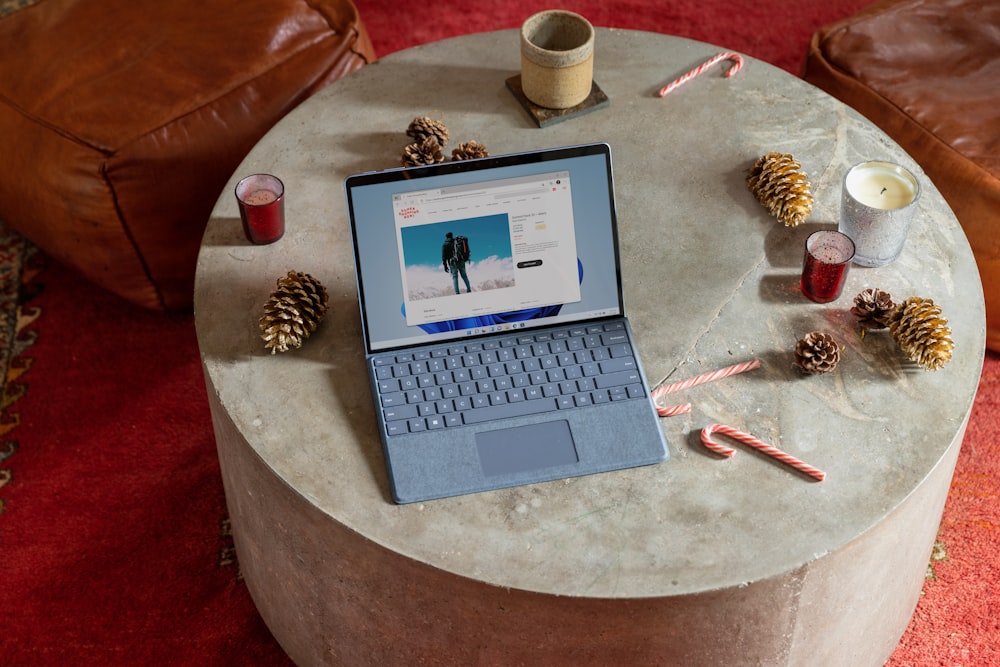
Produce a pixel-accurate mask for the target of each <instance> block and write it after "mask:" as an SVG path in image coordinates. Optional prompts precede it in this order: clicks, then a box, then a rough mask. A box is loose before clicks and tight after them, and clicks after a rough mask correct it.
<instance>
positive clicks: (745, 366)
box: [653, 359, 760, 399]
mask: <svg viewBox="0 0 1000 667" xmlns="http://www.w3.org/2000/svg"><path fill="white" fill-rule="evenodd" d="M755 368H760V360H758V359H751V360H750V361H744V362H743V363H741V364H733V365H732V366H726V367H725V368H720V369H719V370H717V371H711V372H708V373H702V374H701V375H696V376H694V377H693V378H688V379H687V380H681V381H679V382H671V383H670V384H664V385H660V386H659V387H657V388H656V389H654V390H653V399H656V398H659V397H660V396H663V395H664V394H670V393H673V392H675V391H681V390H682V389H690V388H691V387H694V386H696V385H699V384H704V383H705V382H711V381H712V380H719V379H721V378H724V377H728V376H730V375H736V374H737V373H742V372H744V371H752V370H753V369H755Z"/></svg>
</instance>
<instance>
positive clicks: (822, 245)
mask: <svg viewBox="0 0 1000 667" xmlns="http://www.w3.org/2000/svg"><path fill="white" fill-rule="evenodd" d="M852 259H854V241H852V240H851V237H849V236H847V235H846V234H842V233H840V232H836V231H832V230H821V231H818V232H813V233H812V234H810V235H809V238H807V239H806V256H805V262H804V263H803V266H802V281H801V282H800V283H799V285H800V287H801V288H802V293H803V294H805V295H806V296H807V297H809V298H810V299H812V300H813V301H815V302H816V303H828V302H830V301H833V300H834V299H836V298H837V297H839V296H840V293H841V292H842V291H843V289H844V282H845V281H846V280H847V267H848V265H850V263H851V260H852Z"/></svg>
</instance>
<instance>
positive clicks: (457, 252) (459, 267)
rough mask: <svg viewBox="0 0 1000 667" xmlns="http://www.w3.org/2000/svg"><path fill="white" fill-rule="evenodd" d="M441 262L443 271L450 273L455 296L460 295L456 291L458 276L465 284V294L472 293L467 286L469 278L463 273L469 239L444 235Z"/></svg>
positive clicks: (450, 234)
mask: <svg viewBox="0 0 1000 667" xmlns="http://www.w3.org/2000/svg"><path fill="white" fill-rule="evenodd" d="M441 261H442V262H443V263H444V270H445V271H446V272H448V273H451V281H452V284H453V285H454V286H455V294H461V292H460V291H459V290H458V276H460V275H461V276H462V280H463V281H464V282H465V290H466V293H468V292H471V291H472V285H470V284H469V276H468V275H467V274H466V273H465V263H466V262H468V261H469V239H467V238H465V237H464V236H454V235H452V233H451V232H448V233H447V234H445V235H444V245H443V246H441Z"/></svg>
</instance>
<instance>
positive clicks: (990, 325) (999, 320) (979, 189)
mask: <svg viewBox="0 0 1000 667" xmlns="http://www.w3.org/2000/svg"><path fill="white" fill-rule="evenodd" d="M805 79H806V80H807V81H809V82H811V83H813V84H815V85H817V86H819V87H820V88H822V89H824V90H826V91H827V92H829V93H830V94H832V95H833V96H835V97H837V98H838V99H840V100H842V101H843V102H845V103H847V104H848V105H850V106H851V107H853V108H855V109H857V110H858V111H859V112H861V113H862V114H864V115H865V116H867V117H868V118H869V119H870V120H871V121H873V122H874V123H875V124H876V125H878V126H879V127H881V128H882V129H883V130H884V131H885V132H886V133H887V134H888V135H889V136H891V137H892V138H893V139H894V140H895V141H896V142H897V143H898V144H900V145H901V146H902V147H903V148H904V149H906V151H907V152H908V153H909V154H910V155H912V156H913V158H914V159H915V160H916V161H917V163H918V164H920V166H921V167H922V168H923V169H924V171H925V172H926V173H927V175H928V176H930V178H931V179H932V180H933V181H934V185H936V186H937V188H938V189H939V190H940V191H941V194H942V195H944V197H945V199H946V200H947V201H948V203H949V204H950V205H951V208H952V210H953V211H954V212H955V215H956V216H957V217H958V220H959V222H960V223H961V224H962V228H963V229H964V231H965V234H966V236H967V237H968V238H969V243H970V244H971V246H972V251H973V253H974V254H975V256H976V262H977V264H978V265H979V273H980V276H981V277H982V281H983V289H984V291H985V293H986V321H987V322H986V326H987V346H988V347H989V348H991V349H993V350H998V351H1000V3H997V2H982V1H981V0H890V1H883V2H876V3H875V4H873V5H872V6H870V7H868V8H866V9H865V10H863V11H862V12H860V13H858V14H856V15H855V16H853V17H851V18H848V19H846V20H844V21H840V22H838V23H834V24H832V25H829V26H827V27H825V28H822V29H821V30H819V31H818V32H817V33H816V34H815V35H813V38H812V44H811V46H810V49H809V54H808V57H807V60H806V71H805Z"/></svg>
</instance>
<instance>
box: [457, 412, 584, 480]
mask: <svg viewBox="0 0 1000 667" xmlns="http://www.w3.org/2000/svg"><path fill="white" fill-rule="evenodd" d="M476 447H477V448H478V449H479V463H480V465H481V466H482V468H483V474H484V475H486V476H487V477H493V476H496V475H509V474H511V473H518V472H527V471H528V470H537V469H539V468H551V467H553V466H561V465H568V464H570V463H576V462H577V461H579V460H580V459H579V457H578V456H577V454H576V446H575V445H574V444H573V434H572V433H571V432H570V430H569V422H567V421H565V420H562V421H554V422H545V423H542V424H529V425H527V426H515V427H513V428H503V429H498V430H496V431H484V432H482V433H477V434H476Z"/></svg>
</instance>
